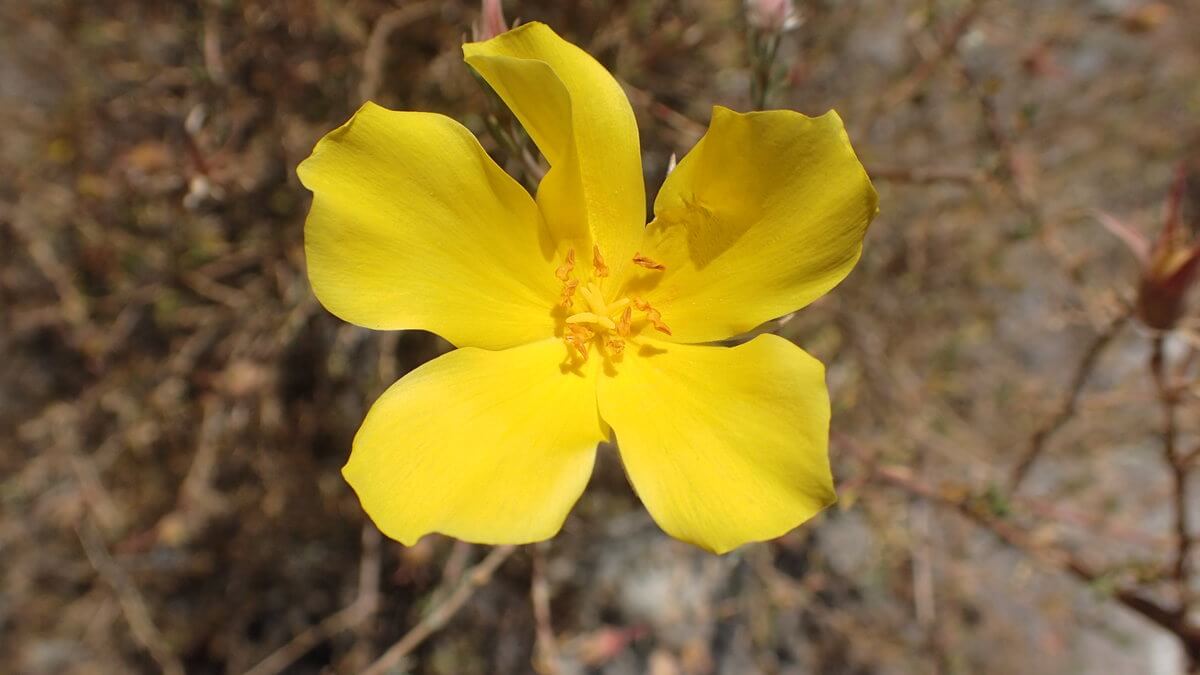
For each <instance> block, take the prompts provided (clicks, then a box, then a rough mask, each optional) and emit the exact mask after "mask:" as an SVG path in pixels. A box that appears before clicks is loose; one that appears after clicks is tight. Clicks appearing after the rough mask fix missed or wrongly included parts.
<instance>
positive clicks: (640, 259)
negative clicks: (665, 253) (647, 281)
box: [633, 253, 667, 272]
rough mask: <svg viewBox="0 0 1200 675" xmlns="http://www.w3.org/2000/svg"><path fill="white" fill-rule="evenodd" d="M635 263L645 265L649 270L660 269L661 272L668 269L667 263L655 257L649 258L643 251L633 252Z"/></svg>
mask: <svg viewBox="0 0 1200 675" xmlns="http://www.w3.org/2000/svg"><path fill="white" fill-rule="evenodd" d="M633 264H634V265H639V266H641V267H645V268H646V269H648V270H658V271H659V272H661V271H663V270H665V269H667V266H666V265H664V264H662V263H660V262H658V261H657V260H654V259H653V258H647V257H646V256H644V255H642V254H641V253H634V254H633Z"/></svg>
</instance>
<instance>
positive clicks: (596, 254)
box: [592, 245, 608, 278]
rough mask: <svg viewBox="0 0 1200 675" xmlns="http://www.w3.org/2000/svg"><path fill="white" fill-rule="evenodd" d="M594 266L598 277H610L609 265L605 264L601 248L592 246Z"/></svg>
mask: <svg viewBox="0 0 1200 675" xmlns="http://www.w3.org/2000/svg"><path fill="white" fill-rule="evenodd" d="M592 266H593V267H595V268H596V276H597V277H601V278H603V277H606V276H608V265H605V264H604V256H602V255H600V247H599V246H595V245H593V246H592Z"/></svg>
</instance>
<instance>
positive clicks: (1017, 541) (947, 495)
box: [872, 466, 1200, 659]
mask: <svg viewBox="0 0 1200 675" xmlns="http://www.w3.org/2000/svg"><path fill="white" fill-rule="evenodd" d="M872 476H873V477H874V478H875V479H877V480H879V481H880V482H882V483H885V484H887V485H891V486H893V487H897V488H900V489H901V490H903V491H904V492H906V493H908V494H910V495H913V496H916V497H921V498H923V499H927V500H929V501H930V502H932V503H934V504H938V505H940V506H943V507H946V508H949V509H951V510H953V511H956V512H957V513H959V514H960V515H962V516H964V517H965V518H967V520H970V521H971V522H973V523H975V524H976V525H979V526H981V527H983V528H984V529H986V530H988V531H989V532H991V533H992V534H993V535H994V536H996V537H997V538H998V539H1000V540H1001V541H1003V542H1004V543H1005V544H1007V545H1009V546H1011V547H1013V548H1014V549H1017V550H1019V551H1021V552H1022V553H1025V554H1026V555H1029V556H1030V557H1032V558H1035V559H1038V560H1041V561H1043V562H1045V563H1047V564H1049V565H1051V566H1053V567H1056V568H1058V569H1059V570H1062V571H1064V572H1067V573H1069V574H1070V575H1071V576H1073V577H1075V578H1076V579H1079V580H1080V581H1083V582H1084V583H1086V584H1089V585H1094V584H1096V583H1097V582H1099V581H1101V580H1102V579H1103V575H1102V574H1100V573H1098V572H1096V571H1095V570H1093V569H1092V568H1091V567H1090V566H1088V565H1087V564H1086V563H1084V562H1083V561H1081V560H1079V559H1078V558H1076V557H1074V556H1073V555H1071V554H1070V553H1068V552H1066V551H1063V550H1061V549H1057V548H1053V547H1050V546H1048V545H1045V544H1042V543H1040V542H1038V541H1037V540H1036V539H1035V538H1034V537H1033V536H1031V535H1030V534H1029V533H1027V532H1025V531H1024V530H1023V529H1021V528H1020V527H1018V526H1016V525H1014V524H1012V523H1011V522H1008V521H1006V520H1004V519H1002V518H1000V517H998V516H996V515H993V514H991V513H989V512H988V511H987V510H986V509H985V508H982V507H981V506H980V505H979V504H978V503H977V501H976V500H975V499H974V498H973V497H972V496H971V495H970V493H968V492H966V491H965V490H962V489H959V488H936V487H933V486H931V485H928V484H926V483H923V482H921V481H919V480H918V479H916V478H915V477H914V476H913V475H912V473H911V472H910V471H908V470H907V469H905V468H903V467H897V466H878V467H874V468H873V469H872ZM1112 597H1113V599H1115V600H1116V601H1117V602H1119V603H1121V604H1122V605H1123V606H1125V607H1126V608H1128V609H1130V610H1132V611H1134V612H1136V613H1138V614H1140V615H1142V616H1143V617H1145V618H1146V619H1148V620H1149V621H1151V622H1153V623H1154V624H1156V625H1158V626H1159V627H1161V628H1163V629H1165V630H1167V631H1170V632H1171V633H1173V634H1174V635H1175V636H1176V637H1178V638H1179V640H1180V642H1181V643H1182V644H1183V647H1184V649H1185V650H1186V651H1187V652H1188V654H1189V657H1190V658H1192V659H1195V658H1196V657H1197V656H1200V630H1197V628H1196V627H1194V626H1192V625H1191V624H1190V623H1189V622H1188V620H1187V617H1186V615H1185V614H1184V613H1182V612H1181V611H1179V610H1178V609H1175V608H1171V607H1164V606H1163V605H1161V604H1159V603H1158V602H1156V601H1154V600H1152V599H1150V598H1147V597H1145V596H1143V595H1141V594H1140V593H1138V592H1137V591H1136V590H1135V589H1132V588H1127V587H1117V588H1115V589H1114V590H1113V591H1112Z"/></svg>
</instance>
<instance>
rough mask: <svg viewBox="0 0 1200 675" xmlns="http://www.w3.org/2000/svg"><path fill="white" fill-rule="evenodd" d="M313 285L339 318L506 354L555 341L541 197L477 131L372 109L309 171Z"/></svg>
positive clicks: (305, 172) (307, 235)
mask: <svg viewBox="0 0 1200 675" xmlns="http://www.w3.org/2000/svg"><path fill="white" fill-rule="evenodd" d="M297 173H298V174H299V175H300V180H301V182H303V183H304V186H305V187H307V188H308V189H310V190H312V191H313V205H312V210H311V211H310V212H309V216H308V222H307V224H306V225H305V230H304V244H305V253H306V257H307V262H308V277H309V280H310V281H311V282H312V286H313V291H314V292H315V293H316V295H317V298H319V299H320V301H321V303H322V304H324V305H325V307H327V308H328V309H329V311H331V312H333V313H334V314H336V315H338V316H339V317H341V318H343V319H345V320H346V321H350V322H352V323H356V324H359V325H361V326H366V327H368V328H378V329H402V328H420V329H424V330H428V331H432V332H434V333H437V334H439V335H441V336H442V337H444V338H446V339H447V340H449V341H450V342H453V343H454V344H456V345H460V346H462V345H471V346H480V347H489V348H503V347H508V346H512V345H517V344H523V343H526V342H531V341H533V340H539V339H542V338H545V337H547V336H550V335H552V334H553V325H554V324H553V321H552V318H551V316H550V311H551V308H552V307H553V306H554V305H555V303H557V297H558V293H559V288H558V285H559V282H558V281H557V280H556V279H555V278H554V267H553V265H552V264H551V262H550V260H551V257H550V256H552V254H553V249H552V241H551V239H550V237H549V233H548V232H547V231H546V230H545V227H544V225H543V223H542V220H541V216H540V214H539V213H538V210H537V207H536V205H535V204H534V203H533V200H532V199H530V197H529V194H528V193H527V192H525V190H524V189H523V188H522V187H521V186H520V185H519V184H518V183H517V182H516V181H514V180H513V179H512V178H510V177H509V176H508V175H507V174H505V173H504V171H502V170H501V169H500V168H499V167H497V166H496V164H495V163H494V162H493V161H492V160H491V158H489V157H488V156H487V153H485V152H484V151H483V149H482V148H481V147H480V146H479V143H478V141H476V140H475V137H474V136H472V135H471V133H470V132H469V131H467V129H465V128H464V127H463V126H462V125H460V124H458V123H457V122H455V121H454V120H452V119H450V118H448V117H444V116H442V115H434V114H430V113H418V112H395V111H391V110H386V109H384V108H381V107H379V106H377V105H375V104H373V103H367V104H366V105H364V106H363V107H362V108H361V109H360V110H359V111H358V112H357V113H355V115H354V117H353V118H351V119H350V121H349V122H347V123H346V124H344V125H342V126H341V127H340V128H338V129H336V130H334V131H332V132H330V133H329V135H327V136H325V138H323V139H321V141H320V142H319V143H317V146H316V148H314V149H313V153H312V156H311V157H309V158H308V159H306V160H305V161H304V162H303V163H302V164H301V165H300V167H299V168H298V169H297Z"/></svg>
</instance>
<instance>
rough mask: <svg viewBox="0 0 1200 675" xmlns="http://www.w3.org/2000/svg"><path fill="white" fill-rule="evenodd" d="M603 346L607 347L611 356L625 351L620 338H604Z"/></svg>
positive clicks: (623, 342) (623, 343)
mask: <svg viewBox="0 0 1200 675" xmlns="http://www.w3.org/2000/svg"><path fill="white" fill-rule="evenodd" d="M604 346H605V348H607V349H608V353H609V355H611V356H620V355H621V353H622V352H624V351H625V341H624V340H622V339H621V338H615V337H609V338H605V340H604Z"/></svg>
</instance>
